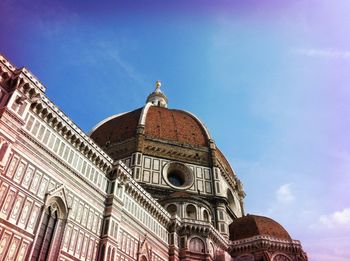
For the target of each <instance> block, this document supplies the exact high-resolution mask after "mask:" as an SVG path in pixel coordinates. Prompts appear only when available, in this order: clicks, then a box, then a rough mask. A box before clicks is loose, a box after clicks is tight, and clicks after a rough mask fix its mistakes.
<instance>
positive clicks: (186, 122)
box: [90, 106, 208, 147]
mask: <svg viewBox="0 0 350 261" xmlns="http://www.w3.org/2000/svg"><path fill="white" fill-rule="evenodd" d="M141 113H142V108H140V109H137V110H135V111H132V112H128V113H125V114H122V115H120V116H115V117H111V119H110V120H108V119H107V120H106V121H105V122H102V124H101V125H99V126H98V127H97V128H96V129H95V130H93V132H92V133H91V134H90V137H91V138H92V139H93V140H94V141H95V142H96V143H97V144H99V145H100V146H104V145H106V143H107V142H108V141H109V142H110V143H116V142H121V141H124V140H127V139H130V138H133V137H135V136H136V129H137V125H138V123H139V119H140V116H141ZM145 136H148V137H150V138H155V139H159V140H165V141H175V142H178V143H181V144H188V145H192V146H198V147H204V146H208V137H207V134H206V131H205V127H204V126H203V125H202V124H201V123H200V122H199V121H198V120H197V119H196V118H195V117H193V116H192V115H191V114H190V113H187V112H185V111H181V110H174V109H167V108H163V107H156V106H151V107H150V108H149V110H148V112H147V115H146V122H145Z"/></svg>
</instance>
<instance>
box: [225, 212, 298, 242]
mask: <svg viewBox="0 0 350 261" xmlns="http://www.w3.org/2000/svg"><path fill="white" fill-rule="evenodd" d="M229 227H230V240H232V241H234V240H240V239H244V238H249V237H253V236H258V235H266V236H272V237H275V238H278V239H284V240H292V239H291V237H290V235H289V234H288V232H287V231H286V230H285V229H284V228H283V227H282V226H281V225H280V224H279V223H277V222H276V221H274V220H273V219H271V218H268V217H263V216H256V215H247V216H244V217H241V218H237V219H235V220H234V221H233V222H232V223H231V224H230V226H229Z"/></svg>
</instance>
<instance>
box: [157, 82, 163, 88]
mask: <svg viewBox="0 0 350 261" xmlns="http://www.w3.org/2000/svg"><path fill="white" fill-rule="evenodd" d="M160 86H162V83H161V82H160V81H159V80H158V81H156V89H160Z"/></svg>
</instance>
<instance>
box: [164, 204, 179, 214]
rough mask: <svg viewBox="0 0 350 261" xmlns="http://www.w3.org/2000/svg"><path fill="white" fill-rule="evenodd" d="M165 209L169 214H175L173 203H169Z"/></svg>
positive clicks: (175, 209) (175, 208)
mask: <svg viewBox="0 0 350 261" xmlns="http://www.w3.org/2000/svg"><path fill="white" fill-rule="evenodd" d="M166 210H167V211H168V212H169V213H170V215H172V216H173V215H175V214H177V207H176V205H174V204H170V205H169V206H168V207H167V208H166Z"/></svg>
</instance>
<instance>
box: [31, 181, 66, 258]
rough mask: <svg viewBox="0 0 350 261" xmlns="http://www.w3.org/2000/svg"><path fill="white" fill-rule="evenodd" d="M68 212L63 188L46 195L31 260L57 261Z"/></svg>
mask: <svg viewBox="0 0 350 261" xmlns="http://www.w3.org/2000/svg"><path fill="white" fill-rule="evenodd" d="M68 212H69V209H68V204H67V198H66V193H65V190H64V187H63V186H61V187H59V188H57V189H56V190H54V191H52V192H50V193H48V194H47V195H46V200H45V205H44V206H43V212H42V217H41V223H40V225H39V227H38V229H37V237H36V239H35V241H34V248H33V252H32V255H31V260H33V261H34V260H40V261H41V260H43V261H44V260H58V256H59V253H60V250H61V242H62V238H63V233H64V229H65V225H66V222H67V218H68Z"/></svg>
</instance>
